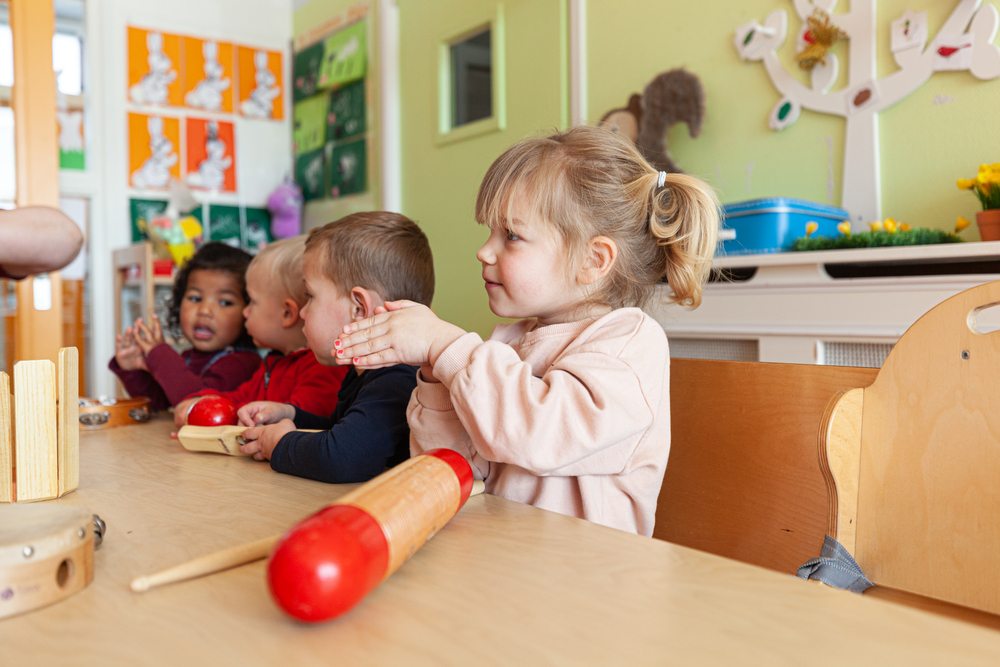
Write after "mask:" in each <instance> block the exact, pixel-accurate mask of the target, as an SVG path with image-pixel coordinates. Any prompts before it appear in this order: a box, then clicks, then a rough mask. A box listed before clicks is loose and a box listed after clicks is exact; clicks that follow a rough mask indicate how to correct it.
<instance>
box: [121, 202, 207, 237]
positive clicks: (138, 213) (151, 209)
mask: <svg viewBox="0 0 1000 667" xmlns="http://www.w3.org/2000/svg"><path fill="white" fill-rule="evenodd" d="M128 202H129V213H130V216H129V217H130V218H131V219H132V243H139V242H140V241H145V240H146V239H147V238H149V237H147V236H146V235H145V234H143V233H142V229H140V227H139V220H140V219H143V220H145V221H146V222H149V221H150V220H151V219H153V218H155V217H156V216H158V215H161V214H162V213H163V212H164V211H166V210H167V202H166V201H165V200H163V199H129V200H128ZM188 215H190V216H192V217H194V218H196V219H197V220H198V222H203V217H202V210H201V206H199V207H197V208H196V209H194V210H193V211H191V212H190V213H188Z"/></svg>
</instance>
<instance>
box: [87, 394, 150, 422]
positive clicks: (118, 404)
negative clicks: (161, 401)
mask: <svg viewBox="0 0 1000 667" xmlns="http://www.w3.org/2000/svg"><path fill="white" fill-rule="evenodd" d="M152 416H153V414H152V412H150V410H149V399H148V398H146V397H145V396H139V397H137V398H117V399H115V398H112V399H95V398H80V426H81V427H82V428H84V429H98V428H113V427H115V426H129V425H130V424H141V423H142V422H147V421H149V420H150V418H151V417H152Z"/></svg>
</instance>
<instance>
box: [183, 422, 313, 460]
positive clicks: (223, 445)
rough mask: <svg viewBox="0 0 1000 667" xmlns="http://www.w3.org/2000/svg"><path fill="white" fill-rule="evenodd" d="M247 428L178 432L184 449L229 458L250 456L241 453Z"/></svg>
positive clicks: (198, 428)
mask: <svg viewBox="0 0 1000 667" xmlns="http://www.w3.org/2000/svg"><path fill="white" fill-rule="evenodd" d="M247 428H249V427H247V426H191V425H190V424H188V425H186V426H182V427H181V430H180V431H178V432H177V439H178V440H180V442H181V446H182V447H184V449H186V450H188V451H192V452H213V453H215V454H228V455H229V456H249V454H244V453H243V452H241V451H240V445H242V444H244V443H243V442H242V441H243V431H245V430H247ZM299 431H300V432H301V433H319V432H320V431H316V430H311V429H299Z"/></svg>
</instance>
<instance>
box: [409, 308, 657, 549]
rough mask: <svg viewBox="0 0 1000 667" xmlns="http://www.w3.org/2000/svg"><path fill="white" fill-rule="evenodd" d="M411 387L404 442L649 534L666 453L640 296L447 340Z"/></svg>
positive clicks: (653, 342)
mask: <svg viewBox="0 0 1000 667" xmlns="http://www.w3.org/2000/svg"><path fill="white" fill-rule="evenodd" d="M432 367H433V375H434V378H436V379H437V380H438V381H437V382H434V381H433V379H432V380H431V381H427V380H425V379H424V377H422V376H423V373H425V372H426V370H422V371H421V372H420V373H418V374H417V388H416V389H415V390H414V391H413V395H412V396H411V397H410V404H409V407H408V408H407V418H408V421H409V424H410V451H411V454H413V455H416V454H419V453H420V452H422V451H425V450H428V449H434V448H435V447H447V448H448V449H453V450H455V451H457V452H459V453H461V454H462V455H463V456H465V457H466V459H468V460H469V461H470V463H471V464H472V468H473V471H474V474H475V476H476V479H484V480H485V481H486V492H487V493H491V494H493V495H497V496H502V497H504V498H508V499H510V500H515V501H517V502H522V503H528V504H531V505H534V506H536V507H540V508H543V509H548V510H552V511H554V512H560V513H562V514H568V515H570V516H576V517H581V518H584V519H587V520H589V521H593V522H595V523H600V524H604V525H606V526H612V527H614V528H620V529H621V530H627V531H630V532H634V533H638V534H640V535H647V536H649V535H652V533H653V521H654V517H655V513H656V499H657V496H658V495H659V493H660V484H661V482H662V481H663V472H664V470H665V469H666V466H667V456H668V454H669V453H670V395H669V394H670V382H669V373H670V356H669V353H668V351H667V338H666V335H665V334H664V332H663V328H662V327H660V325H659V324H657V323H656V322H655V321H654V320H653V319H652V318H650V317H649V316H648V315H646V314H645V313H643V312H642V311H641V310H639V309H638V308H622V309H619V310H614V311H612V312H611V313H609V314H607V315H605V316H603V317H600V318H592V319H587V320H583V321H580V322H571V323H566V324H553V325H549V326H545V327H539V326H538V322H537V321H536V320H522V321H520V322H514V323H510V324H500V325H498V326H497V327H496V328H495V329H494V330H493V334H492V335H491V336H490V338H489V340H487V341H485V342H483V340H482V339H481V338H480V337H479V336H478V335H477V334H474V333H470V334H466V335H464V336H462V337H461V338H459V339H458V340H457V341H455V342H454V343H452V344H451V345H450V346H449V347H448V348H447V349H446V350H445V351H444V352H443V353H442V354H441V356H440V357H439V358H437V359H436V360H433V366H432Z"/></svg>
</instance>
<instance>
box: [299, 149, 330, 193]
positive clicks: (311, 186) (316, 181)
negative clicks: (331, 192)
mask: <svg viewBox="0 0 1000 667" xmlns="http://www.w3.org/2000/svg"><path fill="white" fill-rule="evenodd" d="M323 152H324V151H323V149H322V148H320V149H319V150H315V151H312V152H311V153H304V154H302V155H299V156H296V158H295V182H296V183H298V185H299V188H301V189H302V198H303V199H304V200H305V201H310V200H313V199H321V198H322V197H323V193H324V192H325V191H326V187H325V186H324V178H323Z"/></svg>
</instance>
